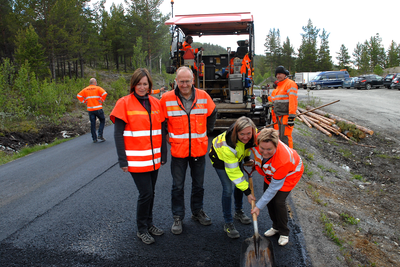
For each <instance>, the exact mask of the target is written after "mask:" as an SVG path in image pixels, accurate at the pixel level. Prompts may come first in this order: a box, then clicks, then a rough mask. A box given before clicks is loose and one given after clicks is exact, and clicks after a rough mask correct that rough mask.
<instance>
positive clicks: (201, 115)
mask: <svg viewBox="0 0 400 267" xmlns="http://www.w3.org/2000/svg"><path fill="white" fill-rule="evenodd" d="M175 82H176V84H177V86H176V87H175V89H174V90H171V91H168V92H166V93H164V94H163V96H162V98H161V105H162V106H163V111H164V116H165V118H166V120H167V126H168V137H167V138H168V142H169V144H170V145H171V156H172V157H171V158H172V161H171V174H172V179H173V181H172V193H171V196H172V199H171V208H172V215H173V218H174V223H173V225H172V228H171V232H172V233H173V234H176V235H178V234H180V233H182V230H183V228H182V221H183V219H184V217H185V201H184V185H185V175H186V169H187V166H188V165H189V166H190V169H191V176H192V191H191V198H190V207H191V211H192V219H193V220H195V221H199V222H200V224H202V225H210V224H211V219H210V218H209V217H208V216H207V214H206V213H205V212H204V211H203V197H204V188H203V182H204V172H205V164H206V162H205V155H206V153H207V147H208V137H207V133H208V132H212V131H213V129H214V124H215V120H216V115H217V112H216V108H215V104H214V102H213V100H212V99H211V97H210V96H209V95H208V93H207V92H206V91H203V90H199V89H197V88H195V87H194V86H193V72H192V70H191V69H190V68H188V67H186V66H183V67H180V68H179V69H178V70H177V71H176V78H175Z"/></svg>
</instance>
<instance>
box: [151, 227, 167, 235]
mask: <svg viewBox="0 0 400 267" xmlns="http://www.w3.org/2000/svg"><path fill="white" fill-rule="evenodd" d="M148 231H149V233H150V234H152V235H163V234H164V231H163V230H161V229H160V228H158V227H157V226H155V225H152V226H151V227H150V228H149V229H148Z"/></svg>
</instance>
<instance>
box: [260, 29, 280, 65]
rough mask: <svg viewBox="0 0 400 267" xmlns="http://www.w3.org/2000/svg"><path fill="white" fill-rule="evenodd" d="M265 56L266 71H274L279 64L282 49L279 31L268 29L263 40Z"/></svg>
mask: <svg viewBox="0 0 400 267" xmlns="http://www.w3.org/2000/svg"><path fill="white" fill-rule="evenodd" d="M264 46H265V56H266V64H267V70H268V71H272V70H275V69H276V67H278V65H282V64H281V56H282V47H281V37H280V32H279V29H278V30H275V28H274V29H270V30H269V33H268V35H267V37H266V38H265V44H264Z"/></svg>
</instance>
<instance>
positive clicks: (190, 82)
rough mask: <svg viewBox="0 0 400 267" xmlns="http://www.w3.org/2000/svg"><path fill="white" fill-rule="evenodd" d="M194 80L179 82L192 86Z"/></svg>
mask: <svg viewBox="0 0 400 267" xmlns="http://www.w3.org/2000/svg"><path fill="white" fill-rule="evenodd" d="M192 82H193V80H187V81H178V83H179V84H185V83H186V84H192Z"/></svg>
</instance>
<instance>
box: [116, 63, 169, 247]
mask: <svg viewBox="0 0 400 267" xmlns="http://www.w3.org/2000/svg"><path fill="white" fill-rule="evenodd" d="M152 85H153V82H152V79H151V76H150V73H149V72H148V70H147V69H143V68H140V69H137V70H136V71H135V72H134V73H133V75H132V78H131V85H130V86H131V89H130V94H129V95H127V96H124V97H122V98H120V99H119V100H118V101H117V103H116V104H115V107H114V109H113V111H112V112H111V115H110V119H111V121H112V122H113V123H114V139H115V145H116V148H117V154H118V162H119V166H120V167H121V169H122V170H123V171H124V172H130V174H131V176H132V178H133V180H134V182H135V184H136V187H137V189H138V191H139V198H138V202H137V211H136V223H137V236H138V237H139V238H140V239H141V240H142V241H143V243H145V244H148V245H149V244H152V243H154V242H155V240H154V238H153V235H156V236H159V235H162V234H164V231H163V230H161V229H159V228H158V227H156V226H155V225H154V224H153V204H154V195H155V186H156V182H157V176H158V170H159V168H160V166H161V165H163V164H165V163H166V162H167V143H166V131H165V128H166V127H165V118H164V113H163V112H162V107H161V104H160V101H159V100H158V99H157V98H155V97H153V96H149V92H150V90H151V88H152Z"/></svg>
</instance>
